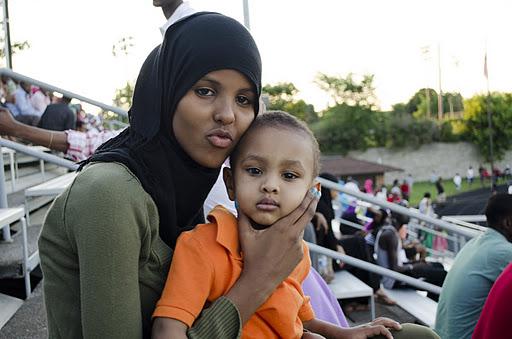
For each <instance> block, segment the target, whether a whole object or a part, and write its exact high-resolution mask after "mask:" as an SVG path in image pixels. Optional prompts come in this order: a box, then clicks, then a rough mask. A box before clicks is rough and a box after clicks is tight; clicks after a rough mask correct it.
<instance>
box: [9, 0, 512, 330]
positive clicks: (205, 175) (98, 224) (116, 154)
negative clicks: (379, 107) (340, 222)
mask: <svg viewBox="0 0 512 339" xmlns="http://www.w3.org/2000/svg"><path fill="white" fill-rule="evenodd" d="M154 4H155V5H156V6H159V7H162V10H163V13H164V15H165V16H166V18H167V19H168V21H167V22H166V25H165V26H164V27H163V28H162V32H163V34H164V38H163V42H162V44H161V45H159V46H158V47H157V48H155V49H154V50H153V51H152V52H151V53H150V54H149V56H148V57H147V59H146V61H145V62H144V64H143V66H142V69H141V71H140V73H139V77H138V80H137V83H136V86H135V92H134V97H133V105H132V107H131V109H130V126H129V127H128V128H126V129H124V130H122V131H104V130H83V129H82V130H77V128H76V122H75V128H70V127H69V126H71V125H70V124H71V123H70V122H69V121H68V120H67V119H62V120H63V121H64V120H66V124H67V125H66V126H63V125H62V126H60V125H59V129H54V128H50V127H55V128H57V126H56V121H57V120H61V119H60V118H61V117H65V116H69V114H68V113H70V111H71V113H73V114H74V116H75V119H76V116H77V114H80V113H79V112H81V111H82V110H81V108H80V110H79V109H78V108H77V111H76V112H73V111H72V110H71V109H72V108H71V107H70V100H68V99H67V98H60V100H59V101H58V102H57V101H55V102H53V101H52V100H51V99H50V101H49V102H47V101H48V100H47V98H49V96H48V93H45V92H44V91H43V90H41V89H39V90H36V89H33V87H32V86H30V85H28V84H26V83H19V84H15V82H14V81H12V79H5V83H4V79H2V83H3V84H4V85H3V86H2V88H3V91H4V102H5V108H4V109H0V134H5V135H10V136H13V137H18V138H21V139H23V140H26V141H29V142H33V143H36V144H41V145H43V146H48V147H49V148H52V149H55V150H57V151H61V152H64V153H65V154H66V155H67V156H68V157H70V158H72V159H74V160H76V161H82V162H81V166H80V169H79V174H78V176H77V178H76V179H75V181H74V182H73V183H72V184H71V186H70V187H69V188H68V189H67V190H66V191H65V192H64V193H63V194H62V195H60V196H59V197H57V199H56V200H55V202H54V204H53V205H52V206H51V207H50V209H49V211H48V215H47V217H46V219H45V222H44V225H43V230H42V233H41V237H40V240H39V250H40V257H41V267H42V271H43V275H44V280H43V284H44V298H45V307H46V311H47V319H48V331H49V336H50V337H51V338H58V337H126V338H140V337H149V336H150V335H152V336H153V337H155V338H170V337H172V338H175V337H181V338H187V337H188V338H212V337H223V338H236V337H239V336H242V337H248V338H249V337H265V338H268V337H293V338H306V339H307V338H318V337H319V335H320V336H322V337H339V338H345V337H346V338H367V337H380V338H382V337H385V338H392V337H394V338H439V337H438V336H437V335H436V334H435V333H434V332H433V331H431V330H430V329H428V328H426V327H423V326H416V325H412V324H403V325H400V324H399V323H397V322H396V321H394V320H391V319H387V318H377V319H376V320H374V321H372V322H371V323H369V324H366V325H364V326H361V327H354V328H349V327H347V322H346V320H345V318H344V315H343V312H342V311H341V309H340V307H339V304H338V302H337V301H336V300H335V298H334V297H333V295H332V292H330V290H329V288H328V287H327V285H326V282H325V281H324V280H323V279H321V278H320V279H319V277H320V276H323V277H324V278H325V279H326V280H329V274H331V273H332V271H335V270H341V269H346V270H349V271H350V272H352V273H353V274H354V275H356V276H357V277H359V278H360V279H361V280H363V281H365V282H366V283H367V284H368V285H369V286H371V287H372V288H373V290H374V293H375V296H376V298H377V299H378V300H379V301H381V302H383V303H385V304H391V305H392V304H394V303H395V302H394V301H393V300H392V299H391V298H389V297H388V296H387V295H386V293H385V292H384V290H383V289H382V288H381V286H384V287H385V288H389V289H391V288H403V287H408V286H404V285H403V284H401V283H400V282H398V281H395V280H394V279H390V278H389V277H385V276H382V277H381V276H378V275H376V274H373V273H369V272H368V271H364V270H361V269H358V268H356V267H349V266H347V265H344V264H343V263H342V262H338V261H335V260H334V261H332V262H329V261H327V265H323V264H322V263H325V258H322V257H318V256H314V255H310V254H309V251H308V249H307V246H306V244H305V243H304V242H303V234H304V239H305V240H308V241H310V242H313V243H316V244H318V245H321V246H324V247H326V248H329V249H331V250H334V251H338V252H341V253H346V254H349V255H351V256H354V257H357V258H360V259H362V260H365V261H368V262H370V263H375V264H378V265H380V266H382V267H385V268H388V269H391V270H393V271H396V272H400V273H403V274H406V275H409V276H411V277H414V278H417V279H422V280H426V281H427V282H430V283H432V284H436V285H438V286H443V293H442V294H441V297H440V300H439V305H440V307H439V311H438V312H439V314H438V322H437V323H436V329H437V330H438V331H439V333H441V337H443V338H451V337H457V338H462V336H457V335H456V336H451V334H449V335H447V336H445V335H444V334H445V333H452V332H450V331H452V329H451V327H450V326H452V327H454V328H455V330H454V331H458V332H453V333H463V332H462V331H466V330H467V328H469V326H472V327H471V329H473V328H474V327H475V326H476V321H477V320H478V318H479V317H480V313H481V307H480V310H478V314H477V315H476V316H475V312H472V314H471V321H469V320H468V319H469V317H470V315H467V314H466V316H467V317H465V318H460V316H459V314H458V313H453V314H452V313H450V314H447V313H446V312H453V310H456V309H459V306H452V305H455V303H457V302H460V300H459V299H461V298H462V295H460V296H458V297H456V296H455V295H456V293H454V292H450V287H449V286H454V287H452V288H453V289H454V288H455V286H456V284H457V282H458V281H459V280H460V279H465V277H466V276H467V275H469V273H470V272H472V271H474V272H477V271H479V270H480V271H483V272H487V271H486V270H485V269H484V268H482V267H481V266H478V265H480V264H478V263H479V262H482V263H483V262H488V261H489V260H491V259H490V258H491V257H492V258H494V259H495V260H496V261H497V263H496V266H494V267H493V268H492V272H490V271H491V269H489V272H490V273H489V274H488V275H487V276H485V277H484V278H485V279H486V282H487V283H486V284H485V290H486V292H485V291H483V290H484V288H482V284H480V282H478V281H476V280H475V281H474V282H473V281H470V280H469V279H468V280H467V282H466V283H467V285H468V288H475V291H476V289H477V288H481V291H480V292H482V291H483V292H485V295H486V294H487V293H488V292H489V290H490V285H492V284H490V283H489V282H494V281H495V280H496V279H497V276H498V275H499V273H500V272H501V271H503V269H504V268H505V266H506V264H504V263H505V262H506V261H507V260H508V262H510V261H511V260H512V258H510V259H509V257H508V255H509V253H512V251H510V241H511V239H512V235H511V234H512V233H510V232H512V230H511V225H512V215H511V212H510V208H506V207H507V206H510V197H512V196H507V197H506V198H503V196H502V195H497V196H495V197H493V198H491V200H490V201H489V205H488V207H487V210H486V215H487V218H488V222H489V227H490V229H489V231H487V232H486V233H485V234H484V235H482V236H481V237H479V238H476V239H474V240H472V241H471V242H470V243H468V245H467V246H469V247H468V250H467V251H466V252H464V250H463V251H462V252H461V253H460V255H459V257H460V258H461V259H459V257H458V259H457V260H456V262H455V264H454V267H455V265H457V267H459V268H458V271H457V270H456V271H453V270H452V271H450V273H448V274H447V272H446V271H445V270H444V267H443V266H442V265H441V264H436V263H432V262H429V261H427V260H426V251H425V248H424V247H423V246H421V244H419V243H418V242H415V241H412V240H410V239H408V237H407V227H408V219H407V218H405V217H404V216H402V215H399V214H396V213H391V212H390V211H388V210H385V209H380V208H376V207H375V206H371V207H368V209H367V213H366V217H367V220H369V221H368V222H367V223H364V224H363V223H361V222H360V221H359V220H360V219H359V218H358V217H357V215H356V203H357V202H356V200H355V199H354V198H350V196H348V195H346V194H341V195H338V194H337V193H336V191H334V190H330V189H328V188H326V187H321V188H319V187H318V185H317V184H316V183H315V177H316V176H317V175H318V173H319V149H318V144H317V142H316V139H315V137H314V136H313V134H312V133H311V131H310V130H309V129H308V127H307V126H306V125H305V124H303V123H301V122H300V121H298V120H297V119H296V118H294V117H293V116H291V115H289V114H287V113H285V112H265V114H263V111H264V107H262V104H261V103H260V100H259V97H260V94H261V60H260V56H259V52H258V48H257V46H256V44H255V42H254V40H253V38H252V36H251V35H250V33H249V32H248V31H247V30H246V29H245V28H244V27H243V26H242V25H241V24H239V23H238V22H237V21H235V20H233V19H231V18H228V17H225V16H223V15H220V14H216V13H206V12H202V13H196V12H195V11H194V10H193V9H192V8H190V7H189V5H188V4H186V3H182V2H181V1H172V0H160V1H158V0H155V1H154ZM176 70H179V72H178V71H176ZM9 80H10V81H9ZM13 88H15V89H14V90H13ZM32 91H33V93H32ZM38 93H39V94H38ZM18 96H20V98H21V99H20V100H18ZM32 98H34V99H33V100H34V102H36V103H37V104H32V103H31V101H32ZM36 98H37V99H36ZM45 102H47V103H46V107H44V109H43V105H41V103H45ZM27 104H30V105H32V106H31V108H27V107H28V106H27ZM47 113H48V114H47ZM45 114H47V117H45ZM320 177H322V178H324V179H327V180H331V181H334V182H339V178H336V177H335V176H333V175H332V174H329V173H321V174H320ZM440 180H441V179H440V178H438V179H437V182H439V184H440V185H441V181H440ZM457 182H459V180H458V181H457ZM413 184H414V180H413V178H412V176H411V175H408V176H407V178H406V179H405V180H404V181H403V182H402V183H400V182H399V181H398V180H396V181H395V182H394V183H393V186H392V188H391V189H390V191H389V193H388V191H387V189H386V187H385V186H384V185H382V186H381V187H379V188H378V189H377V190H376V192H374V187H373V182H372V180H371V179H368V180H366V181H365V183H364V188H363V189H364V191H366V193H369V194H374V195H375V196H376V197H378V198H379V199H384V200H387V201H389V202H393V203H398V204H402V205H403V206H408V199H409V197H410V194H411V192H412V190H413ZM345 186H346V187H347V188H349V187H350V188H351V189H354V190H359V188H358V185H357V184H356V183H354V182H353V181H348V182H347V183H345ZM441 188H442V185H441ZM438 191H439V188H438ZM438 193H439V192H438ZM441 193H443V192H441ZM429 199H430V196H429V195H428V196H427V194H426V195H425V197H424V200H425V201H424V202H423V206H422V203H420V211H422V213H432V211H431V202H430V200H429ZM503 199H505V200H503ZM506 199H508V200H506ZM422 201H423V200H422ZM335 206H339V207H340V208H339V210H338V211H335V209H334V207H335ZM504 206H505V207H504ZM212 207H213V208H212ZM91 211H93V212H94V213H91ZM337 213H340V214H341V217H342V218H343V219H344V220H349V221H351V222H353V223H354V224H360V226H361V227H360V228H362V229H360V230H359V229H356V228H350V227H348V228H347V227H346V226H340V230H339V231H340V232H339V233H338V234H335V232H334V230H333V228H332V224H333V220H334V219H335V218H336V214H337ZM496 246H499V248H500V251H494V250H493V249H494V247H496ZM498 255H499V256H501V258H500V259H499V260H498V259H497V257H496V258H495V256H498ZM475 256H478V258H475V259H473V257H475ZM465 265H475V266H471V268H469V266H468V267H465ZM317 270H318V271H319V273H320V274H319V273H318V272H317ZM452 272H454V273H452ZM507 279H508V280H509V279H510V278H509V276H504V277H503V278H502V280H503V281H505V282H504V283H502V284H506V281H508V280H507ZM446 286H448V287H446ZM471 291H473V290H471ZM483 292H482V293H480V294H478V298H477V293H476V292H475V302H481V301H482V297H481V295H483V294H484V293H483ZM492 292H493V293H495V294H496V295H498V296H496V297H494V298H492V300H494V301H489V303H490V304H489V306H488V305H486V306H485V307H484V311H483V312H482V317H480V319H481V324H480V323H479V324H478V328H479V329H480V333H482V334H481V335H482V337H485V333H490V332H486V331H489V328H490V327H492V326H491V325H489V324H491V321H492V320H493V319H492V317H490V316H489V312H492V308H493V305H494V304H491V302H497V301H499V295H500V294H502V293H504V292H503V291H502V289H500V288H499V287H497V288H496V290H495V291H494V290H493V291H492ZM429 297H432V298H433V299H437V296H435V295H431V294H430V293H429ZM457 298H459V299H457ZM456 299H457V300H456ZM355 304H360V301H356V302H355ZM481 304H483V303H481ZM354 307H357V306H354ZM460 307H467V308H468V310H469V307H470V306H467V305H466V306H460ZM496 307H498V306H496ZM489 308H490V311H489V310H488V311H486V310H487V309H489ZM346 310H347V309H346ZM471 311H473V309H471ZM443 312H445V313H446V314H444V313H443ZM486 314H487V316H485V315H486ZM475 319H476V321H475ZM446 321H450V322H454V323H456V326H454V325H453V324H452V323H449V324H447V323H446ZM468 323H471V324H470V325H466V324H468ZM443 324H445V325H443ZM459 325H460V326H461V327H462V326H463V325H464V326H465V328H464V329H459V328H458V327H457V326H459ZM503 326H504V325H503ZM465 333H466V332H464V334H465Z"/></svg>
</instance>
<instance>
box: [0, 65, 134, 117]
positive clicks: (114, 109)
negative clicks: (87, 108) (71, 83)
mask: <svg viewBox="0 0 512 339" xmlns="http://www.w3.org/2000/svg"><path fill="white" fill-rule="evenodd" d="M2 75H6V76H8V77H10V78H14V79H16V80H18V81H24V82H27V83H29V84H33V85H37V86H39V87H42V88H44V89H47V90H50V91H53V92H57V93H60V94H62V95H64V96H67V97H68V98H74V99H77V100H80V101H82V102H86V103H88V104H91V105H94V106H97V107H100V108H102V109H104V110H106V111H110V112H113V113H116V114H118V115H121V116H124V117H127V116H128V112H126V111H125V110H123V109H121V108H119V107H114V106H111V105H107V104H104V103H102V102H100V101H97V100H94V99H90V98H87V97H85V96H83V95H80V94H76V93H73V92H71V91H67V90H65V89H62V88H59V87H57V86H53V85H50V84H47V83H46V82H43V81H39V80H36V79H33V78H30V77H28V76H25V75H23V74H19V73H16V72H13V71H12V70H10V69H8V68H0V76H2Z"/></svg>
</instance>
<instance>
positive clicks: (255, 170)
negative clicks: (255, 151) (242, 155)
mask: <svg viewBox="0 0 512 339" xmlns="http://www.w3.org/2000/svg"><path fill="white" fill-rule="evenodd" d="M245 171H246V172H247V173H249V174H250V175H260V174H261V170H260V169H259V168H256V167H249V168H246V169H245Z"/></svg>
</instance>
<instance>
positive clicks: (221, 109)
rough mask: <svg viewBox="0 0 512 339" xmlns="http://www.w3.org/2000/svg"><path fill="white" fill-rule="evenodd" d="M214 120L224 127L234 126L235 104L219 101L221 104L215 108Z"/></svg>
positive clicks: (225, 100)
mask: <svg viewBox="0 0 512 339" xmlns="http://www.w3.org/2000/svg"><path fill="white" fill-rule="evenodd" d="M214 119H215V121H216V122H218V123H220V124H222V125H229V124H232V123H233V122H234V121H235V110H234V108H233V103H231V102H230V100H227V99H221V100H219V104H218V105H217V106H216V107H215V115H214Z"/></svg>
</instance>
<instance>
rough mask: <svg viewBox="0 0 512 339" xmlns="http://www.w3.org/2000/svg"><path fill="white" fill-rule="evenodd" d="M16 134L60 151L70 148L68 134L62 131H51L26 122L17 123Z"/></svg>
mask: <svg viewBox="0 0 512 339" xmlns="http://www.w3.org/2000/svg"><path fill="white" fill-rule="evenodd" d="M14 136H16V137H18V138H21V139H23V140H27V141H30V142H31V143H34V144H37V145H41V146H45V147H48V148H50V149H52V150H55V151H59V152H66V151H67V150H68V142H67V135H66V133H64V132H61V131H50V130H46V129H42V128H38V127H33V126H29V125H25V124H16V127H15V129H14Z"/></svg>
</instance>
